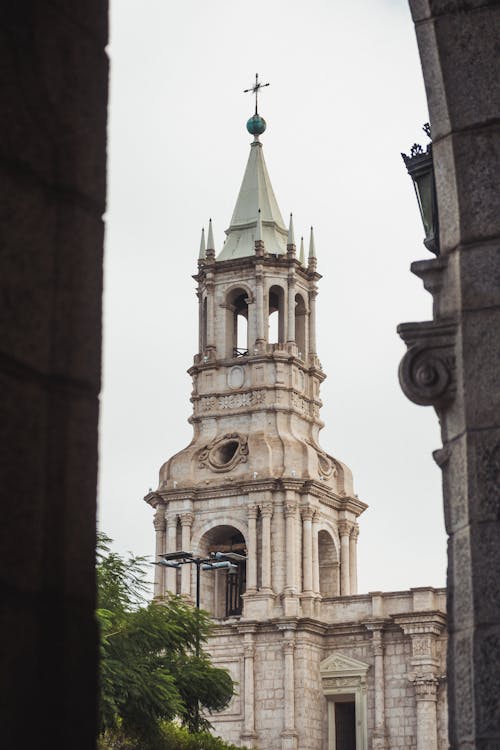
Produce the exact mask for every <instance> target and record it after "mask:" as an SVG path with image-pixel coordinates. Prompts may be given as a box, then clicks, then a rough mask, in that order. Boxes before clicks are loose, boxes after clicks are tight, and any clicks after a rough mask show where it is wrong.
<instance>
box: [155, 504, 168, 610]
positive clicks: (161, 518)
mask: <svg viewBox="0 0 500 750" xmlns="http://www.w3.org/2000/svg"><path fill="white" fill-rule="evenodd" d="M153 525H154V530H155V537H156V548H155V552H156V556H155V562H158V560H160V559H161V557H160V555H162V554H163V553H164V552H165V528H166V524H165V509H164V508H163V506H160V507H159V508H157V509H156V513H155V514H154V518H153ZM165 570H166V568H165V567H163V566H162V565H155V580H154V597H155V599H161V597H163V596H164V595H165Z"/></svg>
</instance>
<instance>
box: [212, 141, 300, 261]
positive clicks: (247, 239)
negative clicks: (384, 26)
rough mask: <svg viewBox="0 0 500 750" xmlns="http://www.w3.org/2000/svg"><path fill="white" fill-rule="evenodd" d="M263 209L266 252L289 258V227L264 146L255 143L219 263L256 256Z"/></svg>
mask: <svg viewBox="0 0 500 750" xmlns="http://www.w3.org/2000/svg"><path fill="white" fill-rule="evenodd" d="M259 208H260V211H261V215H262V222H263V226H264V230H265V237H266V252H268V253H270V254H272V255H285V253H286V238H287V229H286V224H285V223H284V221H283V217H282V216H281V212H280V209H279V206H278V203H277V201H276V196H275V195H274V191H273V188H272V185H271V180H270V178H269V174H268V171H267V167H266V163H265V160H264V154H263V148H262V144H261V143H260V142H259V141H254V142H253V143H252V145H251V147H250V155H249V157H248V162H247V166H246V169H245V174H244V176H243V181H242V183H241V187H240V191H239V193H238V198H237V201H236V205H235V207H234V211H233V215H232V217H231V222H230V225H229V228H228V229H227V230H226V235H227V238H226V241H225V243H224V247H223V248H222V250H221V251H220V253H219V255H218V257H217V260H229V259H233V258H245V257H247V256H250V255H253V254H254V253H255V234H256V230H257V227H256V223H255V222H256V217H257V212H258V209H259Z"/></svg>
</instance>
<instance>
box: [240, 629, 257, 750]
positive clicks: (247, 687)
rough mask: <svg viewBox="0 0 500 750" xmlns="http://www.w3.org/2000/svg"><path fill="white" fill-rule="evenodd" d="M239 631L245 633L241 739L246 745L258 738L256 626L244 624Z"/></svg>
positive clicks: (251, 743)
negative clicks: (256, 722) (256, 713)
mask: <svg viewBox="0 0 500 750" xmlns="http://www.w3.org/2000/svg"><path fill="white" fill-rule="evenodd" d="M238 632H239V633H244V637H243V659H244V667H243V675H244V683H243V684H244V694H243V706H244V708H243V710H244V720H243V732H242V733H241V740H242V742H243V743H244V744H245V745H250V746H252V745H253V742H254V740H255V739H256V738H257V735H256V733H255V676H254V660H255V644H254V637H255V636H254V633H255V627H254V626H243V627H241V628H238Z"/></svg>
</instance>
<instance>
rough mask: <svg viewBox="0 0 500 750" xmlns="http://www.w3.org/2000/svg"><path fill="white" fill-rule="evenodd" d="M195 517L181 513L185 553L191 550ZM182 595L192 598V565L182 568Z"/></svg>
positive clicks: (182, 542)
mask: <svg viewBox="0 0 500 750" xmlns="http://www.w3.org/2000/svg"><path fill="white" fill-rule="evenodd" d="M193 521H194V515H193V514H192V513H189V512H188V513H181V547H182V551H183V552H189V551H190V550H191V526H192V525H193ZM181 594H183V595H184V596H191V565H183V566H182V568H181Z"/></svg>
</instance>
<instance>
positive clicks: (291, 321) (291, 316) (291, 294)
mask: <svg viewBox="0 0 500 750" xmlns="http://www.w3.org/2000/svg"><path fill="white" fill-rule="evenodd" d="M287 341H288V342H289V343H291V344H293V343H295V277H294V276H293V273H292V275H290V276H289V277H288V336H287Z"/></svg>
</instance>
